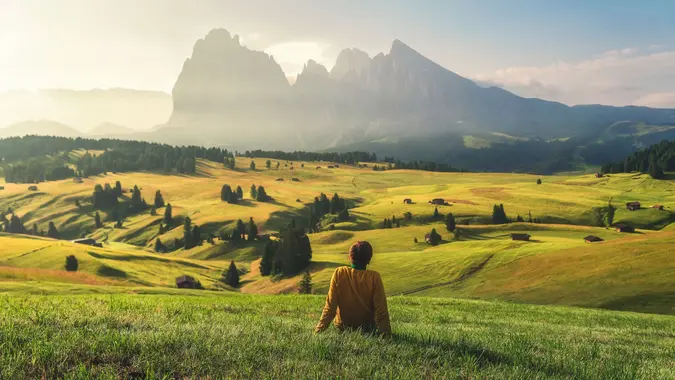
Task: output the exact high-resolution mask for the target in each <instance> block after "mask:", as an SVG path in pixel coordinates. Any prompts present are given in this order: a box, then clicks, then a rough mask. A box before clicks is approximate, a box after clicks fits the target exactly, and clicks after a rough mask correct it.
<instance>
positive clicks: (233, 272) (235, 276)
mask: <svg viewBox="0 0 675 380" xmlns="http://www.w3.org/2000/svg"><path fill="white" fill-rule="evenodd" d="M223 280H224V282H225V283H226V284H227V285H230V286H231V287H233V288H236V287H238V286H239V271H238V270H237V266H236V265H235V264H234V261H230V267H229V268H228V269H227V271H226V272H225V273H224V276H223Z"/></svg>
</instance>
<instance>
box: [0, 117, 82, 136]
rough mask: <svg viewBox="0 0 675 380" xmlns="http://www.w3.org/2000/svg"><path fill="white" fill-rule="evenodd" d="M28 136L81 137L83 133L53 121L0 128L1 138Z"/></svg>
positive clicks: (22, 123) (32, 122) (24, 122)
mask: <svg viewBox="0 0 675 380" xmlns="http://www.w3.org/2000/svg"><path fill="white" fill-rule="evenodd" d="M26 135H38V136H62V137H81V136H82V133H80V132H79V131H78V130H76V129H73V128H71V127H69V126H67V125H65V124H61V123H59V122H56V121H52V120H31V121H23V122H20V123H15V124H12V125H10V126H7V127H5V128H0V138H5V137H14V136H19V137H20V136H26Z"/></svg>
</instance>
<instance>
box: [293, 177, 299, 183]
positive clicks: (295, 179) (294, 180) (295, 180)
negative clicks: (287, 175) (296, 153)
mask: <svg viewBox="0 0 675 380" xmlns="http://www.w3.org/2000/svg"><path fill="white" fill-rule="evenodd" d="M291 181H293V182H300V180H299V179H297V178H295V177H293V178H291Z"/></svg>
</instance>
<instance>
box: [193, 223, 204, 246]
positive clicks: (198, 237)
mask: <svg viewBox="0 0 675 380" xmlns="http://www.w3.org/2000/svg"><path fill="white" fill-rule="evenodd" d="M201 244H202V232H201V229H200V228H199V226H198V225H196V224H195V226H194V227H193V228H192V246H193V247H196V246H199V245H201Z"/></svg>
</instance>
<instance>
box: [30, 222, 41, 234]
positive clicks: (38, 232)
mask: <svg viewBox="0 0 675 380" xmlns="http://www.w3.org/2000/svg"><path fill="white" fill-rule="evenodd" d="M31 234H32V235H34V236H38V235H40V231H39V230H38V225H37V223H33V230H32V232H31Z"/></svg>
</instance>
